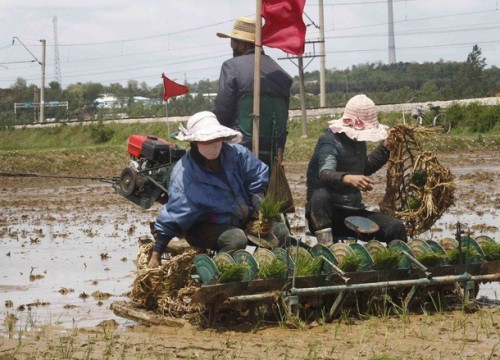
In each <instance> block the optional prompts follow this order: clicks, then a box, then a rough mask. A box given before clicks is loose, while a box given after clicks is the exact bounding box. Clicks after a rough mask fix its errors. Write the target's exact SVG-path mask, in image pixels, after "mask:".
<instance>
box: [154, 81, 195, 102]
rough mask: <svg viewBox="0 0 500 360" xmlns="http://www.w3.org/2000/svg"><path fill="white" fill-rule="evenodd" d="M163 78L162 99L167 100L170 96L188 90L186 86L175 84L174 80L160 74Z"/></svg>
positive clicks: (185, 92) (182, 93) (184, 92)
mask: <svg viewBox="0 0 500 360" xmlns="http://www.w3.org/2000/svg"><path fill="white" fill-rule="evenodd" d="M161 77H162V78H163V88H164V89H165V90H164V91H163V100H165V101H167V100H168V99H169V98H171V97H172V96H179V95H184V94H187V93H188V92H189V88H188V87H187V86H184V85H181V84H177V83H176V82H175V81H172V80H170V79H169V78H168V77H166V76H165V74H161Z"/></svg>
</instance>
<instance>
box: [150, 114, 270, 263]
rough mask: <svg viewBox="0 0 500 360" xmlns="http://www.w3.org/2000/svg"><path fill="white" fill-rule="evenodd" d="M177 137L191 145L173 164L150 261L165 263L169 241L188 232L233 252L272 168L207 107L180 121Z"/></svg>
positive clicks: (196, 242)
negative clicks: (183, 122)
mask: <svg viewBox="0 0 500 360" xmlns="http://www.w3.org/2000/svg"><path fill="white" fill-rule="evenodd" d="M179 130H180V132H179V133H178V135H177V139H179V140H182V141H189V142H190V150H189V151H188V152H187V153H186V154H185V155H184V156H183V157H182V158H181V159H180V160H179V161H178V162H177V164H176V165H175V166H174V168H173V170H172V175H171V177H170V182H169V186H168V202H167V203H166V204H165V205H164V206H163V207H162V209H161V211H160V213H159V215H158V217H157V219H156V222H155V226H154V229H155V232H156V234H155V243H154V248H153V255H152V257H151V260H150V262H149V266H150V267H156V266H158V265H159V264H160V259H161V255H162V253H163V252H164V251H165V248H166V246H167V245H168V243H169V241H170V240H171V239H172V238H174V237H178V236H180V235H185V236H186V240H187V242H188V243H189V244H190V245H191V246H193V247H198V248H203V249H211V250H216V251H220V252H229V251H233V250H238V249H244V248H245V247H246V246H247V237H246V234H245V232H244V231H243V230H242V229H243V228H245V226H246V224H247V223H248V221H249V220H250V215H251V214H252V213H254V212H255V211H257V210H258V209H259V206H260V202H261V200H262V198H263V197H264V192H265V190H266V187H267V184H268V181H269V168H268V166H267V165H266V164H264V163H263V162H262V161H260V160H259V159H257V158H255V157H254V156H253V155H252V153H251V152H250V151H249V150H248V149H246V148H245V147H243V146H241V145H239V144H237V143H238V142H239V141H241V138H242V136H241V133H239V132H238V131H236V130H233V129H230V128H228V127H226V126H222V125H221V124H219V122H218V120H217V118H216V116H215V115H214V114H213V113H211V112H209V111H202V112H199V113H196V114H194V115H193V116H191V117H190V118H189V120H188V122H187V126H186V128H184V127H183V126H182V125H180V126H179Z"/></svg>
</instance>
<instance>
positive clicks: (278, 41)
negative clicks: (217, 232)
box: [262, 0, 306, 55]
mask: <svg viewBox="0 0 500 360" xmlns="http://www.w3.org/2000/svg"><path fill="white" fill-rule="evenodd" d="M305 4H306V0H262V17H263V18H264V19H265V20H266V21H265V23H264V26H263V27H262V44H263V45H266V46H269V47H275V48H278V49H281V50H283V51H284V52H287V53H289V54H294V55H302V54H303V53H304V43H305V40H306V25H305V24H304V20H302V13H303V12H304V6H305Z"/></svg>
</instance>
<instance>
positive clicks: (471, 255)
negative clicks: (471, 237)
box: [448, 247, 480, 265]
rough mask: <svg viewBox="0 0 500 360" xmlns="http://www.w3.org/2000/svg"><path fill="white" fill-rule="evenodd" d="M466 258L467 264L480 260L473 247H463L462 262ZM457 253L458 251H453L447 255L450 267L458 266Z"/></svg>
mask: <svg viewBox="0 0 500 360" xmlns="http://www.w3.org/2000/svg"><path fill="white" fill-rule="evenodd" d="M466 258H468V259H469V262H472V261H477V260H478V259H480V255H479V253H478V252H477V250H476V249H474V248H473V247H463V248H462V261H465V259H466ZM458 260H459V253H458V249H453V250H451V251H450V252H449V253H448V262H449V263H450V264H452V265H458Z"/></svg>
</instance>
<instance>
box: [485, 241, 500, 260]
mask: <svg viewBox="0 0 500 360" xmlns="http://www.w3.org/2000/svg"><path fill="white" fill-rule="evenodd" d="M481 248H482V249H483V252H484V258H485V259H486V260H488V261H495V260H500V244H499V243H488V244H484V245H483V246H482V247H481Z"/></svg>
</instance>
